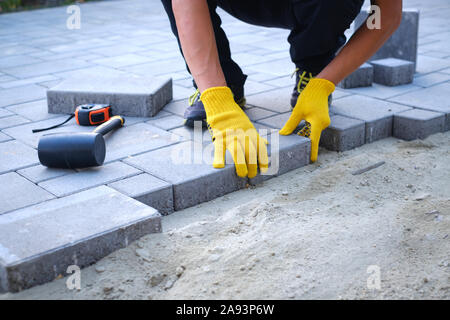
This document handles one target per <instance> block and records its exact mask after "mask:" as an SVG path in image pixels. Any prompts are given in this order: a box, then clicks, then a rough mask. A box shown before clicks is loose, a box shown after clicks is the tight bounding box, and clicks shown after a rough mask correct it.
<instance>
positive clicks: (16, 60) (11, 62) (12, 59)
mask: <svg viewBox="0 0 450 320" xmlns="http://www.w3.org/2000/svg"><path fill="white" fill-rule="evenodd" d="M38 62H42V60H41V59H39V58H33V57H30V56H29V55H24V54H22V55H14V56H2V57H1V58H0V69H5V68H10V67H16V66H24V65H27V64H32V63H38Z"/></svg>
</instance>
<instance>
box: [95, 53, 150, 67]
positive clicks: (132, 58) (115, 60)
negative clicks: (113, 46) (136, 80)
mask: <svg viewBox="0 0 450 320" xmlns="http://www.w3.org/2000/svg"><path fill="white" fill-rule="evenodd" d="M151 60H152V59H150V58H148V57H144V56H140V55H137V54H134V53H129V54H124V55H119V56H115V57H108V58H101V59H96V60H92V62H93V63H97V64H100V65H104V66H108V67H112V68H120V67H125V66H131V65H136V64H141V63H146V62H150V61H151Z"/></svg>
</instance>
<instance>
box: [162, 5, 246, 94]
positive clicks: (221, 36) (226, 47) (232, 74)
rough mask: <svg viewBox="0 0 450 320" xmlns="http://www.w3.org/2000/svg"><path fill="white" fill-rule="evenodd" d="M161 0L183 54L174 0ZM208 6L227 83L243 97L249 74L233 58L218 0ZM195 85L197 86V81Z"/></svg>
mask: <svg viewBox="0 0 450 320" xmlns="http://www.w3.org/2000/svg"><path fill="white" fill-rule="evenodd" d="M161 1H162V3H163V6H164V9H165V10H166V12H167V15H168V17H169V20H170V26H171V28H172V32H173V33H174V35H175V37H176V38H177V41H178V45H179V47H180V51H181V54H183V51H182V50H181V45H180V39H179V37H178V30H177V26H176V23H175V17H174V15H173V10H172V0H161ZM208 7H209V12H210V15H211V21H212V25H213V28H214V35H215V38H216V45H217V50H218V52H219V60H220V64H221V67H222V70H223V73H224V75H225V80H226V82H227V85H228V86H229V87H230V88H231V90H232V91H233V93H234V95H235V96H237V97H238V98H241V97H242V96H243V94H244V93H243V87H244V83H245V80H246V79H247V75H245V74H244V73H243V72H242V69H241V68H240V67H239V65H238V64H237V63H236V62H234V61H233V60H232V59H231V52H230V43H229V41H228V38H227V36H226V35H225V31H223V29H222V27H221V24H222V20H221V19H220V17H219V15H218V14H217V12H216V9H217V1H216V0H208ZM186 67H187V70H188V71H189V67H188V66H187V65H186ZM189 72H190V71H189ZM194 86H195V87H196V84H195V82H194Z"/></svg>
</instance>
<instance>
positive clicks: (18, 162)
mask: <svg viewBox="0 0 450 320" xmlns="http://www.w3.org/2000/svg"><path fill="white" fill-rule="evenodd" d="M38 163H39V160H38V156H37V152H36V150H34V149H33V148H31V147H29V146H27V145H25V144H23V143H21V142H19V141H16V140H12V141H6V142H2V143H0V173H5V172H9V171H14V170H18V169H22V168H25V167H29V166H32V165H34V164H38Z"/></svg>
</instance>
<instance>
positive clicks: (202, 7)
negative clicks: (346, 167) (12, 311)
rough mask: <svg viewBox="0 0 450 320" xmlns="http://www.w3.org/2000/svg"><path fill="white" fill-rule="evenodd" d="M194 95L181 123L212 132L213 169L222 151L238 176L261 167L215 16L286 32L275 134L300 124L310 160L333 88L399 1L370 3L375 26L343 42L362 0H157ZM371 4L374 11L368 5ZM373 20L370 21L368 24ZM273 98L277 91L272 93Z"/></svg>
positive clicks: (377, 42) (397, 14)
mask: <svg viewBox="0 0 450 320" xmlns="http://www.w3.org/2000/svg"><path fill="white" fill-rule="evenodd" d="M162 3H163V5H164V8H165V10H166V12H167V15H168V17H169V20H170V24H171V28H172V31H173V33H174V34H175V36H176V38H177V40H178V44H179V46H180V51H181V53H182V55H183V57H184V59H185V61H186V64H187V67H188V71H189V72H190V73H191V75H192V76H193V79H194V86H195V87H196V88H197V92H196V93H195V94H194V96H193V97H191V99H189V101H190V105H189V106H188V107H187V109H186V112H185V118H186V124H187V125H192V124H193V123H194V121H196V120H202V121H206V123H207V125H208V127H209V128H210V131H211V132H212V135H213V141H214V161H213V166H214V167H215V168H222V167H224V165H225V160H224V159H225V152H226V150H228V151H229V152H230V153H231V155H232V157H233V161H234V163H235V166H236V173H237V175H238V176H240V177H246V176H248V177H249V178H252V177H254V176H256V175H257V173H258V165H259V169H260V171H261V172H266V171H267V168H268V156H267V147H266V144H267V141H266V140H265V139H264V138H262V137H261V136H260V135H259V133H258V132H257V131H256V129H255V127H254V126H253V124H252V122H251V121H250V119H249V118H248V117H247V115H246V114H245V112H244V111H243V109H242V108H243V106H244V105H245V97H244V84H245V81H246V78H247V76H246V75H245V74H244V73H243V71H242V69H241V68H240V67H239V65H238V64H236V62H234V61H233V59H232V55H231V52H230V45H229V41H228V39H227V36H226V34H225V32H224V30H223V29H222V27H221V19H220V16H219V15H218V13H217V12H216V10H217V7H220V8H222V9H223V10H225V11H226V12H228V13H229V14H231V15H232V16H234V17H235V18H237V19H239V20H242V21H244V22H246V23H250V24H253V25H258V26H264V27H275V28H283V29H288V30H290V34H289V36H288V39H287V41H288V42H289V44H290V50H289V51H290V56H291V60H292V62H293V63H294V64H295V66H296V83H295V86H294V91H293V94H292V97H291V106H292V107H293V110H292V113H291V115H290V118H289V119H288V121H287V122H286V124H285V125H284V127H283V128H282V129H281V130H280V132H279V133H280V134H281V135H289V134H292V133H293V132H294V130H295V129H296V128H297V127H298V125H299V123H300V122H301V121H302V120H305V122H306V130H302V132H301V134H302V135H305V136H307V137H309V138H310V139H311V161H312V162H314V161H316V160H317V156H318V149H319V140H320V135H321V132H322V131H323V130H324V129H325V128H327V127H328V126H329V124H330V117H329V113H328V107H329V98H330V96H331V94H332V92H333V91H334V89H335V85H336V84H337V83H339V82H340V81H341V80H343V79H344V78H345V77H346V76H348V75H349V74H351V73H352V72H353V71H354V70H356V69H357V68H358V67H359V66H360V65H361V64H363V63H364V62H365V61H366V60H368V59H369V58H370V57H371V56H372V55H373V54H374V53H375V52H376V51H377V50H378V49H379V48H380V47H381V46H382V44H383V43H384V42H385V41H386V40H387V39H388V38H389V37H390V36H391V35H392V33H393V32H394V31H395V30H396V29H397V28H398V26H399V25H400V22H401V17H402V0H372V1H371V4H372V6H374V7H373V8H377V9H378V10H377V12H378V13H379V18H380V21H379V26H378V27H373V25H372V24H368V23H363V24H362V26H361V27H360V28H359V29H358V30H357V31H356V32H355V33H354V34H353V36H352V37H351V38H350V40H349V41H348V42H347V43H346V37H345V36H344V32H345V30H347V29H348V28H349V27H350V25H351V23H352V22H353V20H354V19H355V17H356V16H357V15H358V13H359V12H360V10H361V7H362V5H363V3H364V0H162ZM375 6H376V7H375ZM371 18H373V17H369V19H371ZM274 94H276V92H274Z"/></svg>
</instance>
